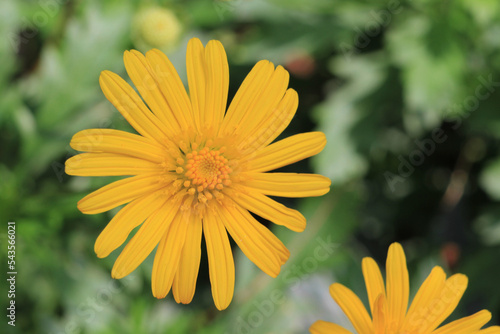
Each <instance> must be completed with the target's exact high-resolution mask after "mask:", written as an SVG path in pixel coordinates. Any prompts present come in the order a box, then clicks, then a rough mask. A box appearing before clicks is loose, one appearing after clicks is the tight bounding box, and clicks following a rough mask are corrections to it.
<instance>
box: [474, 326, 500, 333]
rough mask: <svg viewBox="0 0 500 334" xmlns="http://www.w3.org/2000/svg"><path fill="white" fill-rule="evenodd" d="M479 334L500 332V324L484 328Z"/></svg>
mask: <svg viewBox="0 0 500 334" xmlns="http://www.w3.org/2000/svg"><path fill="white" fill-rule="evenodd" d="M477 334H500V326H491V327H488V328H486V329H482V330H480V331H479V332H477Z"/></svg>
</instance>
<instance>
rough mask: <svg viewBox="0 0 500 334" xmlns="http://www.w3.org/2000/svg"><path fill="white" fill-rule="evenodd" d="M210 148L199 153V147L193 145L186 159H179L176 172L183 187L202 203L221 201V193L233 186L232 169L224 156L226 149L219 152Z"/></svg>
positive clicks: (207, 147)
mask: <svg viewBox="0 0 500 334" xmlns="http://www.w3.org/2000/svg"><path fill="white" fill-rule="evenodd" d="M209 147H210V145H207V146H205V147H204V148H203V149H201V150H199V151H198V150H196V149H197V145H193V146H192V150H191V152H189V153H186V155H185V159H182V158H178V159H177V168H176V172H177V174H179V177H180V181H181V182H182V185H183V187H184V188H185V189H186V190H187V192H188V194H189V195H192V196H196V197H197V199H198V202H201V203H205V202H206V201H207V200H210V199H212V198H214V197H215V198H218V199H221V198H222V197H223V195H222V194H221V193H220V191H221V190H222V189H224V186H229V185H230V184H231V180H230V174H231V172H232V169H231V168H230V167H229V161H228V159H227V158H225V157H224V155H223V153H224V148H221V149H218V150H217V149H211V148H209Z"/></svg>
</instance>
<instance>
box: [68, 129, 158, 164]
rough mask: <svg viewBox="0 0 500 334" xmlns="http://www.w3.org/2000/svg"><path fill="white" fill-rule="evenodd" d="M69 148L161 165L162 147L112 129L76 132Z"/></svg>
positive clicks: (148, 140) (142, 138)
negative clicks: (112, 154) (113, 154)
mask: <svg viewBox="0 0 500 334" xmlns="http://www.w3.org/2000/svg"><path fill="white" fill-rule="evenodd" d="M70 146H71V147H72V148H74V149H75V150H77V151H83V152H95V153H115V154H121V155H127V156H131V157H135V158H139V159H144V160H148V161H151V162H155V163H161V162H163V160H164V157H163V156H162V152H163V151H164V149H165V148H164V147H163V146H161V145H158V144H157V143H156V142H154V141H152V140H150V139H148V138H144V137H141V136H138V135H134V134H132V133H128V132H125V131H120V130H113V129H89V130H83V131H80V132H77V133H76V134H75V135H74V136H73V138H71V142H70Z"/></svg>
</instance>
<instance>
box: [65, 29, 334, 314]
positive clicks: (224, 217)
mask: <svg viewBox="0 0 500 334" xmlns="http://www.w3.org/2000/svg"><path fill="white" fill-rule="evenodd" d="M124 61H125V67H126V70H127V72H128V74H129V76H130V78H131V79H132V82H133V83H134V85H135V86H136V88H137V90H138V91H139V93H140V94H141V95H142V98H143V99H144V102H145V103H146V104H147V106H146V104H145V103H144V102H143V100H142V99H141V98H140V97H139V95H138V94H137V93H136V92H135V91H134V89H133V88H132V87H130V86H129V85H128V84H127V83H126V82H125V81H124V80H123V79H122V78H121V77H119V76H118V75H116V74H114V73H112V72H109V71H104V72H102V74H101V76H100V84H101V88H102V91H103V92H104V95H105V96H106V97H107V98H108V100H109V101H110V102H111V103H112V104H113V105H114V106H115V107H116V108H117V109H118V110H119V111H120V112H121V114H122V115H123V116H124V117H125V118H126V120H127V121H128V122H129V123H130V124H131V125H132V126H133V127H134V129H135V130H136V131H137V132H138V133H139V135H137V134H131V133H128V132H123V131H118V130H112V129H91V130H83V131H81V132H78V133H77V134H75V135H74V136H73V138H72V140H71V147H73V148H74V149H76V150H78V151H84V152H87V153H82V154H79V155H76V156H74V157H72V158H70V159H68V161H66V173H68V174H70V175H80V176H106V175H133V176H132V177H129V178H125V179H122V180H119V181H116V182H113V183H111V184H109V185H107V186H104V187H102V188H101V189H99V190H97V191H94V192H93V193H91V194H89V195H87V196H86V197H84V198H83V199H82V200H80V201H79V202H78V208H79V209H80V211H82V212H83V213H86V214H96V213H101V212H104V211H108V210H110V209H113V208H115V207H117V206H120V205H123V204H127V203H128V204H127V205H125V206H124V207H123V208H122V209H121V210H120V211H119V212H118V213H117V214H116V215H115V216H114V217H113V219H112V220H111V221H110V223H109V224H108V225H107V226H106V228H105V229H104V230H103V231H102V233H101V234H100V235H99V237H98V238H97V241H96V243H95V252H96V253H97V256H98V257H101V258H102V257H106V256H108V255H109V254H110V253H111V252H112V251H113V250H115V249H116V248H118V247H119V246H120V245H121V244H122V243H123V242H125V240H126V239H127V237H128V235H129V233H130V232H131V231H132V230H133V229H134V228H136V227H138V226H140V225H141V224H142V225H141V226H140V228H139V229H138V231H137V233H136V234H135V235H134V237H133V238H132V239H131V240H130V241H129V242H128V244H127V245H126V246H125V248H124V249H123V251H122V252H121V254H120V255H119V257H118V259H117V260H116V262H115V264H114V266H113V269H112V273H111V274H112V276H113V277H114V278H122V277H124V276H126V275H128V274H130V273H131V272H132V271H133V270H134V269H136V268H137V266H138V265H139V264H140V263H141V262H142V261H144V259H145V258H146V257H147V256H148V255H149V254H150V253H151V252H152V251H153V249H154V248H155V247H156V246H157V245H158V249H157V251H156V255H155V259H154V264H153V274H152V291H153V295H154V296H156V297H157V298H164V297H165V296H166V295H167V294H168V293H169V291H170V289H172V290H173V295H174V298H175V300H176V301H177V302H178V303H189V302H191V300H192V298H193V295H194V291H195V286H196V279H197V276H198V269H199V264H200V257H201V246H200V245H201V238H202V233H203V234H204V236H205V241H206V245H207V253H208V262H209V274H210V281H211V285H212V295H213V298H214V302H215V305H216V307H217V308H218V309H220V310H222V309H225V308H226V307H227V306H228V305H229V303H230V302H231V299H232V297H233V291H234V261H233V255H232V251H231V246H230V244H229V239H228V235H227V232H229V234H230V235H231V236H232V238H233V239H234V241H235V242H236V243H237V244H238V246H239V247H240V248H241V250H242V251H243V252H244V253H245V254H246V255H247V256H248V258H249V259H250V260H252V261H253V262H254V263H255V264H256V265H257V266H258V267H259V268H260V269H261V270H263V271H264V272H265V273H266V274H268V275H270V276H272V277H276V276H277V275H278V274H279V272H280V269H281V266H282V265H283V264H284V263H285V262H286V261H287V259H288V257H289V255H290V253H289V251H288V249H287V248H286V247H285V246H284V245H283V243H282V242H281V241H280V240H279V239H278V238H276V236H275V235H274V234H273V233H271V231H270V230H269V229H267V228H266V227H265V226H264V225H262V224H260V223H259V222H258V221H257V220H256V219H255V218H254V217H253V216H252V215H251V214H250V212H252V213H254V214H256V215H258V216H261V217H263V218H265V219H267V220H270V221H272V222H273V223H275V224H278V225H283V226H286V227H287V228H289V229H291V230H293V231H297V232H301V231H302V230H304V228H305V226H306V219H305V218H304V216H302V215H301V214H300V212H298V211H296V210H293V209H290V208H287V207H285V206H284V205H282V204H280V203H279V202H276V201H274V200H273V199H271V198H269V197H268V195H270V196H284V197H306V196H320V195H323V194H325V193H327V192H328V191H329V186H330V180H329V179H328V178H326V177H323V176H321V175H315V174H296V173H266V172H268V171H270V170H273V169H276V168H280V167H282V166H285V165H288V164H291V163H294V162H296V161H299V160H302V159H305V158H307V157H310V156H312V155H315V154H317V153H319V152H320V151H321V150H322V149H323V147H324V146H325V144H326V139H325V135H324V134H323V133H321V132H310V133H303V134H298V135H295V136H292V137H288V138H286V139H283V140H280V141H277V142H275V143H272V142H273V141H274V140H275V139H276V137H278V135H279V134H280V133H281V132H282V131H283V130H284V129H285V128H286V127H287V126H288V124H289V122H290V121H291V119H292V117H293V115H294V114H295V111H296V110H297V106H298V97H297V93H296V92H295V91H294V90H293V89H288V80H289V75H288V72H287V71H286V70H284V69H283V67H281V66H278V67H276V68H275V67H274V65H273V64H272V63H270V62H269V61H266V60H263V61H260V62H258V63H257V64H256V65H255V67H254V68H253V69H252V71H251V72H250V73H249V75H248V76H247V78H246V79H245V80H244V81H243V83H242V85H241V87H240V89H239V90H238V92H237V93H236V95H235V97H234V98H233V100H232V102H231V104H230V106H229V108H228V109H227V111H226V103H227V95H228V86H229V68H228V63H227V58H226V54H225V51H224V48H223V46H222V44H221V43H220V42H218V41H210V42H209V43H208V44H207V46H206V47H203V45H202V43H201V42H200V41H199V40H198V39H196V38H194V39H192V40H191V41H190V42H189V44H188V48H187V61H186V63H187V74H188V83H189V91H190V96H188V94H187V92H186V90H185V88H184V86H183V84H182V81H181V79H180V78H179V76H178V74H177V72H176V71H175V69H174V67H173V66H172V64H171V63H170V61H169V60H168V58H167V57H166V56H165V55H164V54H163V53H161V52H160V51H158V50H151V51H149V52H147V53H146V55H143V54H141V53H139V52H137V51H135V50H132V51H130V52H129V51H126V52H125V55H124ZM271 143H272V144H271ZM226 231H227V232H226Z"/></svg>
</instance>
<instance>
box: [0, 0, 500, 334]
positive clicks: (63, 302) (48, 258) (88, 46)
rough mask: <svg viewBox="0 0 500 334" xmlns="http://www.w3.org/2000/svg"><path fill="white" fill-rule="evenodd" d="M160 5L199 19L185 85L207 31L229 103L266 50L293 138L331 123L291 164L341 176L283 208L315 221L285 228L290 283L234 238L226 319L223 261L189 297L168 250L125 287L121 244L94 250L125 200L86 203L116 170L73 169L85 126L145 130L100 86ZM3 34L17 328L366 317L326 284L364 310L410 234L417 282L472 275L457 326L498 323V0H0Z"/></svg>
mask: <svg viewBox="0 0 500 334" xmlns="http://www.w3.org/2000/svg"><path fill="white" fill-rule="evenodd" d="M154 5H159V6H163V7H165V8H169V9H171V10H172V11H173V13H174V14H175V15H176V16H177V18H178V19H179V22H181V24H182V25H183V33H182V36H181V37H180V39H179V41H178V42H177V43H176V45H175V46H174V47H171V48H170V49H168V50H166V52H167V53H168V55H169V57H170V58H171V59H172V61H173V63H174V65H175V66H176V68H177V69H178V70H179V73H181V76H183V77H185V65H184V59H185V48H186V43H187V40H188V39H189V38H191V37H194V36H196V37H199V38H201V39H202V40H203V41H205V42H206V41H208V40H209V39H219V40H221V41H222V43H223V44H224V46H225V47H226V50H227V53H228V58H229V62H230V71H231V86H230V93H229V96H230V98H231V97H232V96H233V95H234V93H235V92H236V90H237V88H238V86H239V84H240V83H241V81H242V80H243V79H244V77H245V75H246V74H247V73H248V72H249V70H250V69H251V67H252V66H253V64H255V62H256V61H258V60H260V59H269V60H271V61H273V62H274V63H275V64H281V65H283V66H285V67H286V68H287V69H288V70H289V71H290V73H291V82H290V86H291V87H292V88H294V89H296V90H297V91H298V93H299V97H300V105H299V109H298V112H297V115H296V117H295V119H294V120H293V121H292V123H291V125H290V127H289V128H288V129H287V130H286V131H285V133H284V134H283V136H288V135H290V134H295V133H298V132H305V131H310V130H313V129H317V130H321V131H324V132H325V133H326V136H327V138H328V144H327V146H326V148H325V150H324V151H323V152H322V153H321V154H320V155H318V156H316V157H314V158H313V159H311V161H306V162H301V163H297V164H295V165H294V166H289V167H287V168H284V170H286V171H295V172H317V173H321V174H324V175H327V176H329V177H330V178H331V179H332V182H333V186H332V190H331V192H330V194H328V195H326V196H324V197H321V198H313V199H304V200H293V201H292V200H288V199H283V200H282V201H283V203H285V204H287V205H289V206H292V207H295V208H297V209H299V210H300V211H302V212H303V213H304V214H305V216H306V217H307V218H308V228H307V229H306V231H305V232H303V233H301V234H297V233H293V232H290V231H287V230H285V229H281V228H273V231H274V232H275V233H276V234H277V235H278V236H279V237H280V238H281V239H282V240H283V241H284V243H285V244H286V245H287V246H288V247H289V249H290V251H291V254H292V255H291V258H290V261H289V262H288V263H287V264H286V265H285V266H284V267H283V269H282V273H281V274H280V276H278V278H276V279H274V280H273V279H271V278H269V277H267V276H266V275H265V274H263V273H261V272H260V271H259V270H258V269H257V268H256V267H255V266H254V265H253V264H252V263H251V262H250V261H249V260H248V259H246V258H245V257H244V256H243V255H242V253H241V252H240V251H239V250H236V248H235V260H236V270H237V272H236V291H235V298H234V301H233V303H232V304H231V306H230V307H229V309H228V310H227V311H224V312H218V311H216V309H215V307H214V306H213V303H212V300H211V293H210V285H209V281H208V271H207V264H206V258H203V259H202V267H201V270H200V277H199V281H198V287H197V292H196V295H195V298H194V301H193V303H192V304H191V305H188V306H185V305H177V304H176V303H175V302H174V301H173V299H172V298H171V296H168V297H167V298H166V299H165V300H156V299H154V298H153V297H152V295H151V292H150V276H151V273H150V271H151V266H152V259H151V258H149V259H148V260H147V261H146V263H144V264H143V265H141V266H140V267H139V268H138V269H137V270H136V271H135V272H134V273H132V274H131V275H130V276H129V277H127V278H125V279H122V280H120V281H113V280H112V279H111V277H110V269H111V267H112V264H113V261H114V259H115V258H116V256H117V254H118V253H119V252H114V253H113V254H112V255H111V256H110V257H109V258H107V259H104V260H100V259H97V258H96V257H95V254H94V252H93V243H94V240H95V239H96V237H97V235H98V233H99V232H100V231H101V230H102V229H103V228H104V226H105V225H106V223H107V222H108V221H109V219H110V218H111V217H112V215H113V214H114V213H115V212H116V211H115V212H112V213H106V214H99V215H96V216H86V215H83V214H81V213H80V212H79V211H78V210H77V208H76V202H77V201H78V200H79V199H80V198H81V197H83V196H84V195H85V194H87V193H89V192H90V191H92V190H94V189H96V188H98V187H99V186H102V185H104V184H106V183H108V182H109V181H110V180H111V179H110V178H79V177H69V176H67V175H65V174H64V161H65V160H66V159H67V158H68V157H70V156H72V155H73V154H74V153H75V152H73V151H72V150H71V148H70V147H69V145H68V143H69V141H70V138H71V136H72V135H73V134H74V133H76V132H77V131H79V130H82V129H86V128H92V127H105V128H117V129H126V130H130V127H129V126H128V125H127V124H126V122H125V121H124V120H123V119H122V118H121V116H120V115H119V114H118V113H117V112H116V111H115V110H114V109H113V107H112V106H111V104H110V103H108V102H107V101H106V100H105V98H104V96H103V95H102V93H101V92H100V90H99V85H98V77H99V73H100V71H102V70H111V71H115V72H117V73H119V74H120V75H123V76H124V77H126V75H125V70H124V66H123V61H122V58H121V57H122V53H123V51H124V50H126V49H131V48H139V46H137V45H135V44H134V42H133V39H132V37H131V36H133V35H134V34H133V33H134V32H133V31H132V29H133V24H132V22H133V20H134V17H135V15H136V13H137V12H138V11H139V10H140V9H142V8H147V7H149V6H154ZM0 33H1V36H2V38H1V39H0V56H1V59H2V61H1V62H0V138H1V150H0V180H1V183H0V218H1V219H0V220H1V221H2V226H5V224H6V222H7V221H16V228H17V230H16V232H17V239H16V240H17V243H16V251H17V255H16V256H17V258H16V260H17V270H18V272H19V274H18V276H17V282H16V306H17V321H16V325H17V326H16V327H15V328H12V327H11V326H7V325H6V323H5V318H4V320H2V323H1V325H0V328H1V332H2V333H34V334H36V333H54V334H59V333H93V334H106V333H174V334H175V333H202V334H210V333H217V334H220V333H242V334H246V333H291V334H292V333H305V332H307V329H308V327H309V326H310V325H311V324H312V323H313V322H314V321H316V320H318V319H323V320H328V321H336V322H338V323H341V324H343V325H345V326H349V325H348V324H347V322H346V319H345V317H344V316H343V315H342V313H341V312H340V311H339V309H338V307H336V306H335V303H334V302H333V301H332V300H331V298H330V297H329V295H328V286H329V284H331V283H333V282H334V281H339V282H342V283H344V284H346V285H347V286H349V287H350V288H352V289H353V290H354V291H355V292H356V293H357V294H358V295H360V297H361V298H362V299H363V300H364V301H365V302H366V297H365V288H364V286H363V278H362V274H361V269H360V267H361V258H362V257H364V256H372V257H374V258H375V259H376V260H377V261H378V262H379V263H380V264H381V265H383V263H384V261H385V256H386V252H387V248H388V246H389V244H390V243H391V242H394V241H400V242H401V243H402V244H403V246H404V247H405V250H406V253H407V257H408V264H409V268H410V273H411V286H412V293H415V290H416V288H418V286H419V285H420V283H421V282H422V281H423V279H424V278H425V276H426V275H427V274H428V273H429V272H430V270H431V268H432V266H434V265H441V266H443V267H444V268H445V269H446V270H447V271H448V273H450V274H451V273H454V272H462V273H464V274H466V275H467V276H469V278H470V283H469V289H468V290H467V292H466V294H465V296H464V299H463V300H462V302H461V304H460V306H459V307H458V309H457V310H456V311H455V313H454V314H453V316H452V318H456V317H459V316H464V315H467V314H471V313H472V312H475V311H477V310H479V309H482V308H488V309H489V310H491V311H492V313H493V321H494V322H496V323H498V321H499V318H500V289H499V288H498V284H497V282H498V280H499V278H500V262H499V259H500V207H499V205H498V201H500V155H499V153H500V145H499V143H500V113H499V110H498V106H500V92H499V87H500V52H498V50H499V48H500V3H499V2H498V1H496V0H458V1H437V2H434V1H427V0H421V1H399V0H387V1H385V0H375V1H363V0H355V1H340V0H314V1H299V0H293V1H289V0H288V1H285V0H268V1H262V0H227V1H224V0H214V1H203V0H190V1H180V0H179V1H173V0H171V1H160V2H155V1H147V2H140V1H117V0H115V1H106V2H101V1H97V0H90V1H76V0H67V1H64V0H40V1H28V0H26V1H15V0H3V1H2V2H0ZM142 51H144V50H142ZM263 223H265V224H267V222H263ZM4 229H5V230H4V231H1V232H0V235H1V236H2V238H1V240H2V246H1V248H2V252H0V253H1V255H0V256H1V258H2V270H4V271H6V270H5V268H6V267H7V265H6V261H7V258H6V254H7V253H6V242H5V241H6V240H7V239H6V232H7V230H6V227H4ZM325 245H327V246H325ZM328 245H330V246H328ZM332 245H333V246H332ZM325 252H326V253H325ZM325 254H328V255H329V256H324V255H325ZM5 282H6V281H5V280H2V283H1V287H2V293H1V295H2V297H1V300H2V305H4V306H5V305H6V302H7V298H6V294H5V293H4V292H3V291H6V289H7V286H6V285H5V284H6V283H5ZM4 301H5V302H4ZM4 328H5V330H4Z"/></svg>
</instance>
